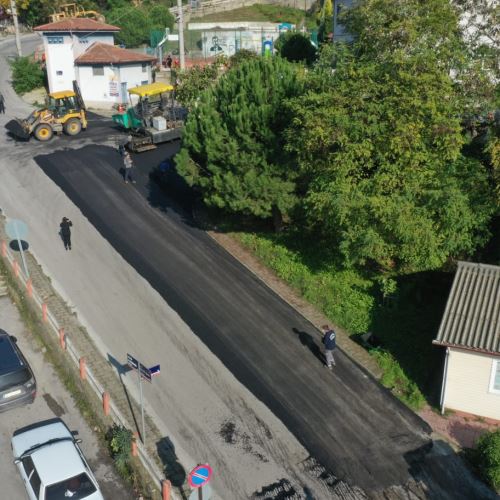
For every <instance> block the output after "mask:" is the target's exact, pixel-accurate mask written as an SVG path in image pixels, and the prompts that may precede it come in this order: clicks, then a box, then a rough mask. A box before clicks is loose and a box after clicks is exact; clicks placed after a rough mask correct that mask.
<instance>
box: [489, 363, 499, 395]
mask: <svg viewBox="0 0 500 500" xmlns="http://www.w3.org/2000/svg"><path fill="white" fill-rule="evenodd" d="M498 370H500V359H494V360H493V362H492V363H491V375H490V387H489V392H491V393H492V394H498V395H500V388H499V389H495V387H494V385H495V377H496V374H497V371H498Z"/></svg>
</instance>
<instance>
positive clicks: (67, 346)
mask: <svg viewBox="0 0 500 500" xmlns="http://www.w3.org/2000/svg"><path fill="white" fill-rule="evenodd" d="M0 252H1V256H2V258H3V259H4V260H6V261H7V263H8V264H9V265H10V266H11V268H12V272H13V274H14V276H15V278H17V279H18V280H19V282H20V283H21V285H22V286H23V287H24V288H25V290H26V295H27V296H28V298H29V299H31V300H32V301H33V303H34V304H35V306H36V307H37V308H38V309H39V310H40V312H41V315H42V322H43V323H44V324H46V325H47V326H48V327H49V330H50V331H51V332H53V334H54V335H55V336H56V338H57V340H58V342H59V344H60V346H61V348H62V349H64V350H65V352H67V353H68V355H69V357H70V359H71V360H72V361H73V362H74V363H75V365H76V367H77V368H78V370H79V372H80V378H81V379H82V380H86V381H87V382H88V383H89V385H90V387H91V388H92V390H93V391H94V393H95V394H96V396H97V397H98V398H99V399H100V400H101V401H102V405H103V411H104V414H105V415H109V416H110V417H111V419H112V420H113V422H114V423H115V424H117V425H120V426H123V427H126V428H128V427H129V424H128V422H127V419H126V418H124V417H123V415H122V414H121V412H120V411H119V410H118V408H117V407H116V405H115V404H114V403H113V400H111V399H110V397H109V393H108V392H107V391H106V390H105V388H104V387H103V386H102V385H101V384H100V383H99V381H98V380H97V379H96V377H95V376H94V375H93V373H92V371H91V370H90V368H88V367H87V366H86V363H85V358H84V357H82V356H80V354H79V353H78V350H77V349H76V348H75V346H74V345H73V343H72V342H71V338H69V337H68V336H67V335H66V334H65V333H64V330H63V328H61V327H60V325H59V323H58V322H57V319H56V318H55V317H54V315H53V314H52V313H51V311H50V310H49V309H48V307H47V304H46V302H44V301H43V299H42V298H41V297H40V295H39V294H38V293H37V291H36V290H35V289H34V288H33V284H32V282H31V278H28V277H27V276H26V275H25V273H24V271H23V270H22V268H21V267H20V266H19V262H18V261H17V260H16V259H15V257H14V255H13V254H12V252H11V251H10V250H9V248H8V246H7V242H6V241H5V240H2V241H1V243H0ZM132 451H133V452H134V454H137V456H138V458H139V460H140V461H141V463H142V465H143V467H144V468H145V470H146V471H147V472H148V474H149V475H150V476H151V479H152V480H153V482H154V483H155V485H156V486H157V488H158V489H159V490H160V491H161V492H162V498H163V500H170V499H172V500H179V497H178V496H177V495H176V494H174V492H173V491H172V488H171V484H170V481H168V480H166V479H165V478H164V476H163V474H162V472H161V470H160V469H159V467H158V466H157V465H156V463H155V462H154V461H153V460H152V459H151V457H150V456H149V455H148V453H147V451H146V449H145V447H144V446H143V445H142V443H141V442H138V441H137V439H135V440H134V444H133V450H132Z"/></svg>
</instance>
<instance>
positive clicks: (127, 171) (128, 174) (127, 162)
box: [123, 151, 135, 184]
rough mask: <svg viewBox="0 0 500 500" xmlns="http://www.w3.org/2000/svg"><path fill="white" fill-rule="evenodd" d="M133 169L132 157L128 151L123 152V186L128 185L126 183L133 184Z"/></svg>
mask: <svg viewBox="0 0 500 500" xmlns="http://www.w3.org/2000/svg"><path fill="white" fill-rule="evenodd" d="M133 168H134V163H133V162H132V157H131V156H130V153H129V152H128V151H125V153H124V155H123V180H124V181H125V184H128V181H130V182H133V183H134V184H135V181H134V178H133V177H132V169H133Z"/></svg>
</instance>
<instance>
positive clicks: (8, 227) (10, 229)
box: [5, 219, 28, 240]
mask: <svg viewBox="0 0 500 500" xmlns="http://www.w3.org/2000/svg"><path fill="white" fill-rule="evenodd" d="M5 232H6V233H7V236H8V237H9V238H12V239H13V240H25V239H26V238H27V237H28V226H27V225H26V222H23V221H22V220H19V219H9V220H8V221H7V224H5Z"/></svg>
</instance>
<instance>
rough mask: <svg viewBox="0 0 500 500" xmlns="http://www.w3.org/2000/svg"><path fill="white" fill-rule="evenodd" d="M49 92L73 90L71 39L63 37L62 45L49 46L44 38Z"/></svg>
mask: <svg viewBox="0 0 500 500" xmlns="http://www.w3.org/2000/svg"><path fill="white" fill-rule="evenodd" d="M44 48H45V54H46V63H47V80H48V83H49V92H57V91H58V90H68V89H72V88H73V80H74V79H75V69H74V66H73V51H72V47H71V37H64V42H63V43H57V44H49V43H48V39H47V38H46V37H44Z"/></svg>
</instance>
